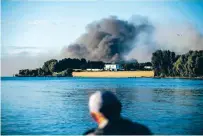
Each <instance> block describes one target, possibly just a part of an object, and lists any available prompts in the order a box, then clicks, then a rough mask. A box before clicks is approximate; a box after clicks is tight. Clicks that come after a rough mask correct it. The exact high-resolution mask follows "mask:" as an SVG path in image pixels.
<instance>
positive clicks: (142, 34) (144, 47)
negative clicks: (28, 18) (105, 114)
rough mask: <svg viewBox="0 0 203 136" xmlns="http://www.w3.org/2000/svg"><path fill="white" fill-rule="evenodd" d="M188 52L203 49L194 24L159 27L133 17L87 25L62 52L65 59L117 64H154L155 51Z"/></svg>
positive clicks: (142, 18) (105, 20)
mask: <svg viewBox="0 0 203 136" xmlns="http://www.w3.org/2000/svg"><path fill="white" fill-rule="evenodd" d="M158 49H162V50H172V51H175V52H176V53H179V54H181V53H185V52H187V51H189V50H202V49H203V36H202V34H201V33H200V32H198V31H197V30H196V29H195V28H194V27H192V26H191V25H190V24H184V25H181V26H179V25H176V24H170V25H165V26H164V25H157V24H152V23H151V22H149V21H148V19H147V18H146V17H142V16H132V17H131V18H130V19H129V21H125V20H120V19H118V18H117V17H114V16H112V17H108V18H104V19H101V20H98V21H95V22H92V23H90V24H88V25H87V27H86V33H84V34H82V35H81V36H80V37H79V38H78V39H77V40H76V41H75V42H74V43H73V44H71V45H69V46H68V47H65V48H64V49H63V50H62V55H63V56H64V57H70V58H86V59H87V60H93V61H104V62H116V61H119V60H129V59H137V60H138V61H139V62H143V61H150V60H151V55H152V53H153V52H154V51H155V50H158Z"/></svg>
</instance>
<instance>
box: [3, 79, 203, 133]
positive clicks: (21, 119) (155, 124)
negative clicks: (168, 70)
mask: <svg viewBox="0 0 203 136" xmlns="http://www.w3.org/2000/svg"><path fill="white" fill-rule="evenodd" d="M96 90H102V91H104V90H110V91H112V92H113V93H115V94H116V95H117V96H118V98H119V99H120V100H121V102H122V104H123V111H122V115H123V116H124V117H126V118H130V119H132V120H133V121H136V122H139V123H142V124H144V125H146V126H148V127H149V128H150V129H151V131H152V132H153V133H154V134H203V80H186V79H153V78H119V79H117V78H53V77H50V78H48V77H47V78H17V77H15V78H14V77H10V78H2V88H1V95H2V99H1V108H2V111H1V112H2V114H1V123H2V124H1V125H2V126H1V131H2V134H82V133H83V132H84V131H86V130H87V129H89V128H92V127H95V126H96V124H95V123H94V122H93V120H92V119H91V117H90V116H89V112H88V106H87V103H88V97H89V95H90V94H91V93H93V92H94V91H96Z"/></svg>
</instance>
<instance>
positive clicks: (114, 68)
mask: <svg viewBox="0 0 203 136" xmlns="http://www.w3.org/2000/svg"><path fill="white" fill-rule="evenodd" d="M104 70H109V71H118V70H121V66H120V65H119V64H105V66H104Z"/></svg>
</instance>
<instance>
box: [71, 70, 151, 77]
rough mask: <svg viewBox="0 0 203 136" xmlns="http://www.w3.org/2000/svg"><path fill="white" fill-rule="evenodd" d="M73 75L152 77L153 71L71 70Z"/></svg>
mask: <svg viewBox="0 0 203 136" xmlns="http://www.w3.org/2000/svg"><path fill="white" fill-rule="evenodd" d="M72 75H73V77H117V78H119V77H132V78H133V77H154V71H100V72H73V73H72Z"/></svg>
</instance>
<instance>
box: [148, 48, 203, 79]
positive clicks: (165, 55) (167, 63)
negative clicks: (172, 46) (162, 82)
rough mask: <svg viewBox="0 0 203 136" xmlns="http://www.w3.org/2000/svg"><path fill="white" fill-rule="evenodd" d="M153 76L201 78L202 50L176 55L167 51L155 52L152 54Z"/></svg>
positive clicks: (202, 73) (202, 67)
mask: <svg viewBox="0 0 203 136" xmlns="http://www.w3.org/2000/svg"><path fill="white" fill-rule="evenodd" d="M151 62H152V66H153V69H154V76H158V77H201V76H203V50H200V51H189V52H188V53H186V54H182V55H176V54H175V52H172V51H169V50H164V51H162V50H157V51H155V52H154V53H153V54H152V60H151Z"/></svg>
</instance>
